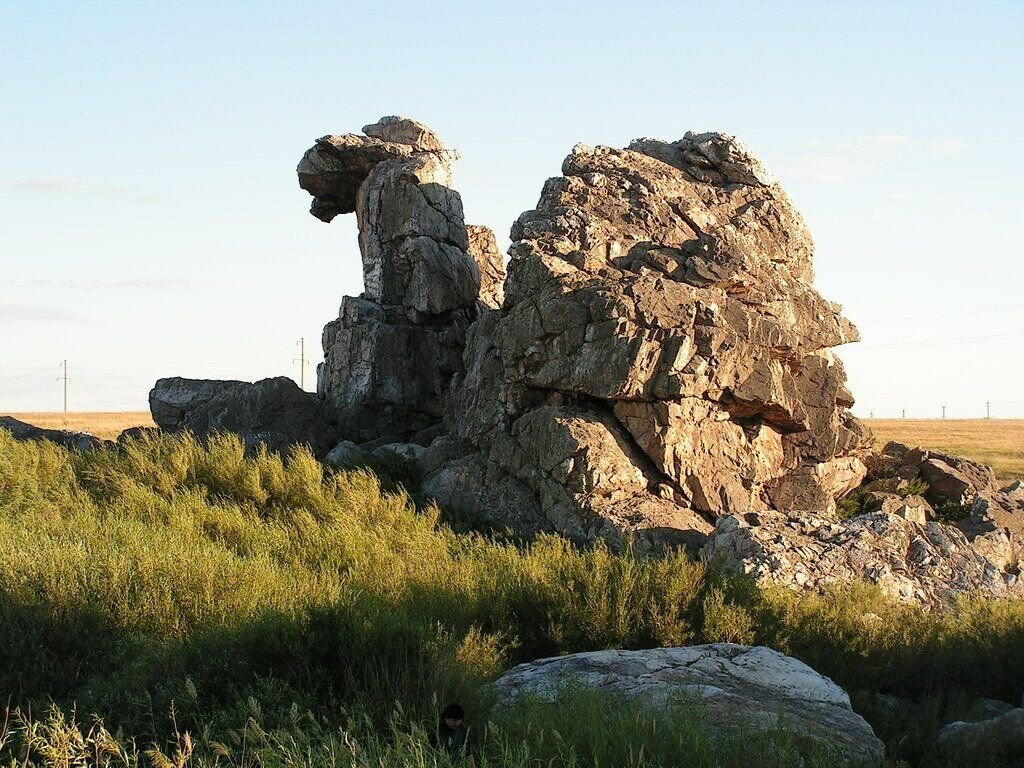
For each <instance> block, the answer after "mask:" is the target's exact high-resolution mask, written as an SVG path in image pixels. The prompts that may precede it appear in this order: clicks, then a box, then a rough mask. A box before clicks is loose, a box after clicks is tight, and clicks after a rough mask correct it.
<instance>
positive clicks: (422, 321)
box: [297, 117, 503, 441]
mask: <svg viewBox="0 0 1024 768" xmlns="http://www.w3.org/2000/svg"><path fill="white" fill-rule="evenodd" d="M363 132H364V134H365V135H364V136H357V135H354V134H345V135H342V136H325V137H324V138H322V139H319V140H318V141H317V142H316V144H315V145H314V146H313V147H312V148H311V149H310V150H308V151H307V152H306V154H305V155H304V156H303V158H302V160H301V162H300V163H299V166H298V169H297V170H298V176H299V185H300V186H301V187H302V188H303V189H305V190H307V191H308V192H309V193H310V194H312V195H313V196H314V199H313V204H312V208H311V212H312V213H313V215H314V216H316V217H317V218H320V219H322V220H324V221H330V220H331V219H332V218H334V216H336V215H337V214H339V213H350V212H353V211H354V212H355V213H356V218H357V223H358V226H359V251H360V253H361V255H362V262H363V280H364V287H365V291H364V293H363V296H362V297H361V298H352V297H346V298H345V299H344V300H343V302H342V305H341V311H340V313H339V317H338V319H337V320H335V321H333V322H332V323H330V324H328V325H327V327H326V328H324V336H323V344H324V357H325V362H324V364H323V366H322V367H321V368H320V370H319V371H318V381H317V391H318V393H319V395H320V397H321V398H322V399H324V400H325V401H326V402H327V404H328V406H329V407H330V408H331V411H332V413H333V414H334V417H335V418H336V419H337V421H338V422H339V425H340V427H341V430H342V432H343V433H344V434H345V435H346V436H347V437H350V438H352V439H354V440H357V441H367V440H374V439H378V438H382V437H393V438H395V439H398V438H406V437H409V436H410V435H411V434H412V433H414V432H416V431H418V430H420V429H423V428H424V427H426V426H429V425H431V424H436V423H438V422H439V421H440V420H441V418H442V415H443V410H444V396H445V393H446V391H447V389H448V386H449V383H450V381H451V378H452V376H453V375H454V374H455V373H456V372H458V371H461V370H462V352H463V347H464V343H465V333H466V329H467V327H468V326H469V324H470V323H471V322H472V321H473V320H474V319H475V317H476V313H477V299H478V297H479V296H481V283H482V282H483V284H484V286H485V288H484V294H483V295H484V300H485V301H486V302H491V303H494V302H495V301H496V297H497V296H499V295H500V288H499V287H496V285H497V284H498V283H500V279H501V275H502V274H503V266H502V264H501V258H500V255H498V254H497V249H496V247H494V236H493V234H491V233H490V231H489V230H487V229H486V228H484V227H473V228H470V229H467V227H466V224H465V221H464V218H463V212H462V199H461V198H460V197H459V193H458V192H456V191H455V190H454V189H453V188H452V178H451V164H452V163H453V162H454V161H455V160H456V159H457V158H458V155H457V153H455V152H454V151H452V150H449V149H446V148H445V146H444V144H443V143H442V142H441V140H440V139H439V138H438V137H437V136H436V135H435V134H434V133H433V132H432V131H431V130H430V129H429V128H427V127H426V126H424V125H422V124H421V123H417V122H416V121H414V120H409V119H408V118H402V117H385V118H382V119H381V120H379V121H378V122H377V123H374V124H373V125H368V126H366V127H364V128H363Z"/></svg>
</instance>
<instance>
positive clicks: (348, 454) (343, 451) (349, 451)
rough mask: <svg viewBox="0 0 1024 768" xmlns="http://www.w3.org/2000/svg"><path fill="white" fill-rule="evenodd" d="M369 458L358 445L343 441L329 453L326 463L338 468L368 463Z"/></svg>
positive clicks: (325, 459) (325, 458)
mask: <svg viewBox="0 0 1024 768" xmlns="http://www.w3.org/2000/svg"><path fill="white" fill-rule="evenodd" d="M368 458H369V454H367V453H366V451H364V450H363V449H362V448H360V447H359V446H358V445H356V444H355V443H353V442H351V441H350V440H342V441H341V442H340V443H338V444H337V445H336V446H334V447H333V448H331V450H330V451H328V452H327V455H326V456H325V457H324V461H325V462H327V463H328V464H333V465H334V466H336V467H338V466H349V465H351V464H358V463H360V462H363V461H366V460H367V459H368Z"/></svg>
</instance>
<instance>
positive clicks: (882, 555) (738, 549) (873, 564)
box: [701, 502, 1024, 606]
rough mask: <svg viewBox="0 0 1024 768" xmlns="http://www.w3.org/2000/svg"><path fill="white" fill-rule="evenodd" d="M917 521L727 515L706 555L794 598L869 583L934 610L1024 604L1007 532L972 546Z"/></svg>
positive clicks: (876, 515)
mask: <svg viewBox="0 0 1024 768" xmlns="http://www.w3.org/2000/svg"><path fill="white" fill-rule="evenodd" d="M911 504H913V502H911ZM911 517H912V516H911V515H907V516H901V515H899V514H889V513H887V512H872V513H869V514H865V515H859V516H857V517H853V518H850V519H848V520H840V519H838V518H837V517H835V516H834V515H831V514H816V513H811V512H788V513H787V512H776V511H768V512H757V513H748V514H745V515H728V516H724V517H720V518H719V519H718V522H717V524H716V526H715V531H714V534H713V535H712V536H711V538H710V539H709V540H708V543H707V544H706V545H705V547H704V549H703V550H702V552H701V554H702V556H703V557H704V558H705V559H708V560H717V561H718V562H720V563H721V564H722V565H723V566H725V567H727V568H730V569H732V570H735V571H739V572H741V573H748V574H751V575H752V576H754V577H755V578H757V579H758V580H759V581H761V582H765V583H773V584H778V585H781V586H784V587H788V588H790V589H794V590H803V589H820V588H825V587H830V586H840V585H849V584H856V583H861V582H864V581H867V582H870V583H874V584H877V585H878V586H879V587H880V588H881V589H882V591H883V592H885V593H886V594H888V595H889V596H891V597H893V598H895V599H897V600H900V601H904V602H914V603H921V604H924V605H932V606H934V605H939V604H941V603H943V602H946V601H948V600H950V599H952V598H954V597H956V596H959V595H983V596H986V597H1024V582H1022V581H1021V578H1020V575H1019V574H1018V572H1017V571H1016V570H1015V569H1014V568H1011V567H1008V564H1007V562H1006V555H1005V553H1006V552H1008V551H1009V550H1010V549H1011V542H1010V539H1009V537H1008V536H1007V535H1006V534H1005V533H1004V532H1002V531H995V532H991V533H990V534H988V535H987V536H986V538H984V539H980V540H979V539H975V540H974V541H973V542H972V541H971V540H969V539H968V538H967V536H966V535H964V533H963V532H962V531H961V530H959V529H958V528H956V527H954V526H951V525H943V524H941V523H937V522H928V523H923V524H922V523H921V522H920V521H915V520H913V519H908V518H911ZM1000 557H1002V561H1001V560H1000Z"/></svg>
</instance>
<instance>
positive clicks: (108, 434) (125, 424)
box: [0, 411, 156, 440]
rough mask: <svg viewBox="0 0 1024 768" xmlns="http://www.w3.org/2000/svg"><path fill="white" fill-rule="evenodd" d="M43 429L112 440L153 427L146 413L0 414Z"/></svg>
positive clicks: (151, 420)
mask: <svg viewBox="0 0 1024 768" xmlns="http://www.w3.org/2000/svg"><path fill="white" fill-rule="evenodd" d="M0 416H13V417H14V418H16V419H18V420H19V421H24V422H26V423H28V424H34V425H35V426H37V427H42V428H43V429H69V430H72V431H75V432H88V433H89V434H91V435H96V437H100V438H103V439H104V440H113V439H114V438H116V437H117V436H118V435H119V434H121V432H122V431H123V430H126V429H128V428H129V427H154V426H156V425H155V424H154V423H153V419H152V418H150V415H149V413H148V412H147V411H116V412H105V413H104V412H86V411H83V412H79V413H60V412H56V413H42V412H40V413H0Z"/></svg>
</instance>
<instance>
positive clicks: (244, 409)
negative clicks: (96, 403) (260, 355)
mask: <svg viewBox="0 0 1024 768" xmlns="http://www.w3.org/2000/svg"><path fill="white" fill-rule="evenodd" d="M149 408H150V412H151V413H152V415H153V421H155V422H156V423H157V426H159V427H160V428H161V429H162V430H164V431H167V432H181V431H188V432H191V433H192V434H194V435H196V436H197V437H199V438H206V437H208V436H210V435H211V434H213V433H215V432H233V433H235V434H237V435H238V436H239V437H240V438H241V439H242V441H243V442H244V443H245V445H246V447H248V448H250V449H255V448H257V447H258V446H261V445H262V446H266V447H267V448H268V449H270V450H272V451H284V450H286V449H287V448H289V447H290V446H293V445H306V446H308V447H309V448H310V449H311V450H312V451H313V453H314V454H315V455H316V456H318V457H323V456H324V455H326V454H327V452H328V451H329V450H330V449H331V448H332V447H333V446H334V445H335V444H336V443H337V442H338V439H337V427H336V426H335V424H334V422H333V421H332V419H331V418H330V414H329V413H328V411H327V408H326V407H325V406H324V405H323V403H321V402H320V400H318V399H317V398H316V397H315V396H314V395H312V394H310V393H308V392H304V391H303V390H301V389H299V387H298V385H297V384H296V383H295V382H294V381H292V380H291V379H289V378H286V377H283V376H281V377H278V378H274V379H263V380H262V381H257V382H255V383H250V382H247V381H214V380H205V379H183V378H179V377H174V378H166V379H160V380H159V381H157V383H156V386H154V387H153V389H152V390H151V391H150V393H149Z"/></svg>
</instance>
